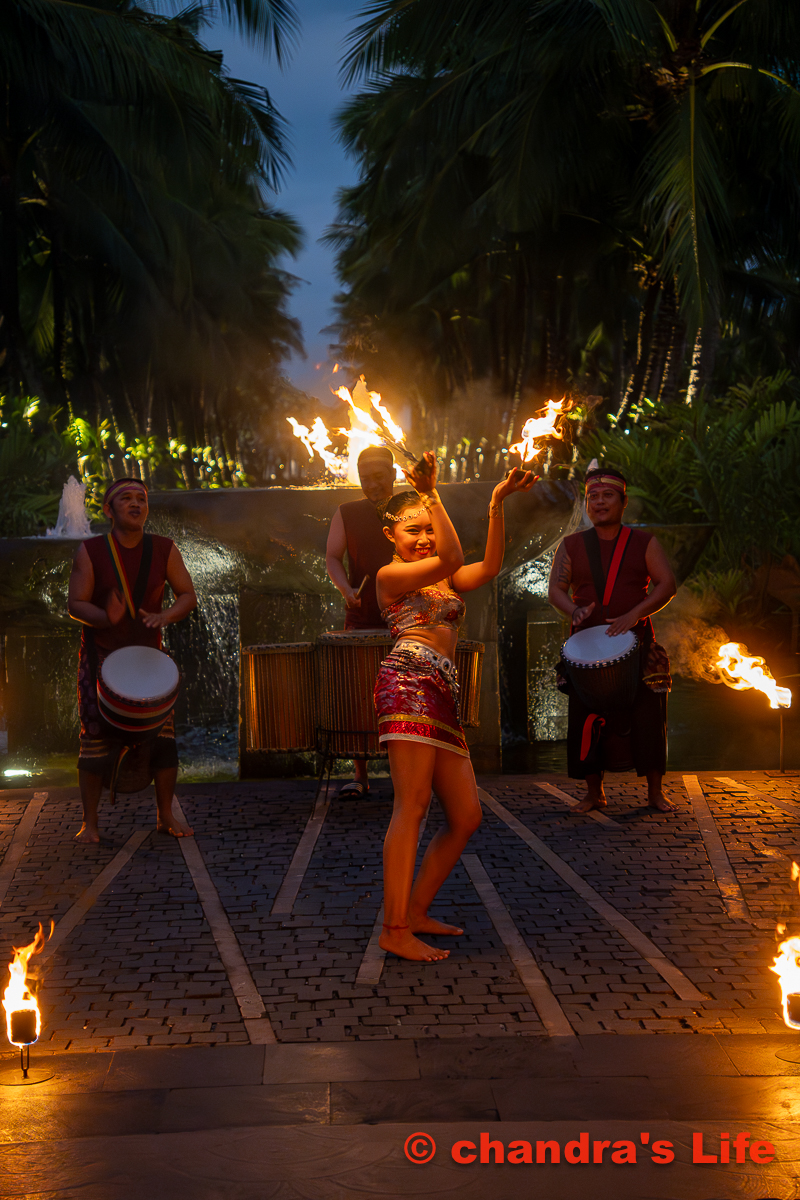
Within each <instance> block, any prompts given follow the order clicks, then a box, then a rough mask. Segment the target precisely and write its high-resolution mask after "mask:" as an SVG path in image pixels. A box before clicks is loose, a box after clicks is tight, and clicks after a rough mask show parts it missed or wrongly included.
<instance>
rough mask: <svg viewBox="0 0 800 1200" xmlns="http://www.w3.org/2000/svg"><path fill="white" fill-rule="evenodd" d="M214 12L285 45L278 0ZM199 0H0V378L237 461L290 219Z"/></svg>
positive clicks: (124, 444)
mask: <svg viewBox="0 0 800 1200" xmlns="http://www.w3.org/2000/svg"><path fill="white" fill-rule="evenodd" d="M220 8H221V11H222V14H223V16H225V17H226V18H227V19H229V20H230V21H232V22H233V23H234V24H237V25H239V26H240V27H241V28H242V29H243V31H244V32H245V33H246V34H247V35H248V36H249V37H250V39H251V40H253V41H254V42H256V43H257V44H260V45H261V46H262V47H264V48H270V49H272V50H273V51H274V52H275V53H276V54H277V55H278V57H279V58H282V57H284V56H285V54H286V52H287V50H288V48H289V46H290V44H291V41H292V38H293V36H294V33H295V31H296V18H295V16H294V10H293V8H292V6H291V3H290V2H289V0H221V4H220ZM213 13H214V8H213V7H210V8H203V7H200V6H195V7H190V8H187V9H185V10H184V11H183V12H180V13H177V15H170V14H169V13H160V12H159V11H157V9H155V8H153V7H145V8H140V7H136V6H135V5H134V4H133V3H132V2H131V0H122V3H119V2H118V0H114V2H113V3H112V2H111V0H90V2H89V3H88V4H87V3H77V2H76V0H14V3H10V4H5V5H3V6H1V7H0V81H2V84H3V93H2V94H3V108H2V113H3V115H2V121H0V383H3V384H4V385H5V389H6V390H7V391H8V393H9V394H11V395H21V396H25V395H30V394H33V395H38V396H40V397H42V399H43V400H47V401H49V403H50V404H51V405H55V406H57V407H58V406H61V407H63V408H64V409H65V410H67V411H68V412H69V414H70V416H71V417H74V418H75V419H76V420H78V419H81V420H83V421H84V422H87V423H88V425H91V426H92V427H94V428H96V429H97V430H98V431H99V432H98V437H99V439H100V442H101V443H102V442H103V441H104V440H105V442H106V443H107V442H108V440H109V438H110V437H111V432H110V431H113V436H114V437H115V438H116V439H117V440H118V446H119V449H120V450H121V451H122V454H123V455H124V454H125V453H126V451H127V449H128V448H129V447H130V446H134V445H135V446H138V447H139V449H138V450H137V451H136V452H135V454H136V457H138V458H140V459H141V460H142V461H149V459H151V458H152V457H153V454H154V453H155V445H156V443H157V444H158V445H159V446H161V447H164V446H168V445H169V443H170V442H171V441H172V442H174V443H175V444H176V445H186V446H187V447H188V448H191V447H197V446H213V447H214V457H215V459H216V458H220V459H222V460H223V461H224V462H225V463H228V462H235V461H236V460H237V459H239V458H241V453H240V450H241V446H240V435H241V431H242V430H243V429H247V427H248V422H252V421H253V419H257V410H258V406H259V405H260V404H261V403H264V402H265V401H266V402H268V401H269V398H270V395H271V390H272V389H273V387H274V385H275V382H276V365H277V363H278V362H279V360H280V358H281V356H282V355H283V354H284V353H285V352H286V350H287V349H288V348H289V347H292V346H296V345H297V344H298V331H297V329H296V326H295V324H294V323H293V322H292V321H291V319H290V318H289V317H288V316H287V313H286V307H285V303H286V298H287V295H288V292H289V289H290V287H291V278H290V277H289V276H287V275H286V273H285V271H284V270H283V269H282V268H281V266H280V260H281V259H282V258H283V257H284V256H286V255H290V254H292V253H293V252H294V251H295V250H296V248H297V246H298V244H299V231H298V228H297V226H296V224H295V223H294V221H293V220H292V219H291V218H289V217H288V216H286V215H285V214H284V213H282V212H280V211H279V210H277V209H276V208H275V207H274V206H273V204H272V202H271V200H270V198H269V197H270V193H271V192H272V191H273V190H274V188H275V186H276V184H277V182H278V180H279V178H280V175H281V172H282V170H283V168H284V166H285V164H286V161H287V160H286V150H285V144H284V132H283V124H282V120H281V118H280V116H279V114H278V113H277V112H276V111H275V109H274V107H273V106H272V104H271V102H270V99H269V96H268V94H267V93H266V92H265V91H264V90H263V89H260V88H256V87H254V86H252V85H250V84H247V83H243V82H241V81H239V80H236V79H233V78H231V77H230V75H229V74H228V73H227V72H226V71H225V69H224V66H223V63H222V60H221V56H220V55H218V54H214V53H211V52H209V51H208V50H206V49H205V48H204V46H203V44H202V41H201V37H200V35H201V33H202V26H203V23H204V22H205V21H206V20H207V19H208V18H209V17H210V16H211V15H213ZM254 410H255V417H254ZM75 428H78V426H75ZM104 431H105V432H104ZM106 435H108V436H106ZM119 437H122V439H123V440H122V441H121V442H120V441H119ZM154 439H155V440H154ZM147 446H149V447H150V449H149V450H147V452H146V453H145V452H144V450H143V449H142V448H143V447H147ZM95 449H98V448H97V447H95ZM194 457H195V456H194V455H192V454H188V455H183V458H182V461H183V460H185V461H184V467H185V472H184V474H186V473H188V477H189V479H188V481H189V482H191V483H195V482H201V481H202V478H201V477H202V475H203V472H202V470H201V471H200V472H199V474H197V478H195V474H196V473H195V471H194V466H193V459H194Z"/></svg>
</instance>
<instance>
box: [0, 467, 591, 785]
mask: <svg viewBox="0 0 800 1200" xmlns="http://www.w3.org/2000/svg"><path fill="white" fill-rule="evenodd" d="M78 486H79V485H78ZM492 486H493V485H492V484H491V483H488V482H486V483H484V482H480V483H470V484H446V485H443V487H442V489H441V490H442V493H443V496H444V498H445V501H446V503H447V506H448V510H449V511H450V512H451V514H452V515H453V518H454V521H455V524H456V527H457V528H458V530H459V534H460V536H461V538H462V542H463V544H464V549H465V552H466V554H467V556H468V557H470V558H473V559H474V558H475V557H477V556H478V555H479V554H480V553H482V550H483V544H484V540H485V536H486V525H487V518H486V511H487V506H488V501H489V497H490V495H491V490H492ZM65 494H66V493H65ZM359 494H360V493H359V492H358V491H356V490H355V489H352V488H345V487H341V488H339V487H337V488H267V489H237V490H232V491H198V492H163V493H153V494H151V498H150V500H151V505H150V508H151V518H150V522H149V526H148V527H149V528H150V529H152V530H153V532H156V533H162V534H166V535H168V536H170V537H172V538H173V539H174V540H175V542H176V544H177V545H178V546H179V548H180V550H181V553H182V554H183V557H184V560H185V561H186V564H187V566H188V568H189V571H190V573H191V575H192V578H193V580H194V583H195V587H196V589H197V593H198V599H199V606H198V610H197V611H196V612H195V613H193V614H192V616H191V617H190V618H189V619H188V620H187V621H186V622H183V623H181V624H180V625H176V626H171V627H169V628H168V630H167V631H166V637H165V642H166V644H167V646H168V648H169V649H170V651H171V652H172V653H173V654H174V656H175V658H176V660H177V662H178V665H179V666H180V668H181V670H182V673H183V675H184V678H185V687H184V690H183V693H182V696H181V700H180V702H179V706H178V712H177V732H178V738H179V742H180V743H181V746H182V754H183V764H184V767H183V769H184V773H185V775H186V776H188V777H192V778H198V777H205V778H209V777H213V778H226V777H227V778H230V777H231V776H232V775H234V774H235V773H236V770H237V767H238V763H237V738H238V654H239V643H240V637H241V638H242V640H243V641H245V642H246V643H252V642H259V641H261V642H284V641H296V640H309V639H313V638H314V637H316V636H317V635H318V634H319V633H321V632H324V631H326V630H329V629H335V628H341V624H342V617H343V607H342V602H341V599H340V597H339V595H338V593H337V592H335V590H334V589H333V587H332V585H331V583H330V581H329V579H328V577H327V573H326V571H325V559H324V555H325V543H326V540H327V532H328V527H329V524H330V519H331V516H332V514H333V512H334V511H335V509H336V506H337V505H338V504H340V503H342V502H343V501H347V500H351V499H353V498H354V497H356V496H358V495H359ZM69 495H70V501H69V507H68V509H67V511H68V512H69V513H70V514H71V516H70V520H69V521H67V516H66V512H65V513H64V516H65V520H64V522H63V523H62V522H61V521H59V523H58V524H57V526H56V531H58V532H57V534H56V535H55V536H51V537H43V538H17V539H0V635H2V636H1V637H0V647H1V648H2V653H3V663H2V668H3V669H2V670H0V681H2V682H0V691H2V693H3V696H2V697H0V704H1V705H2V709H3V711H4V713H5V714H7V715H8V755H7V758H6V761H7V762H8V769H21V768H22V767H29V768H31V769H34V768H35V767H36V766H37V764H39V765H41V764H42V762H43V761H44V760H45V758H46V760H47V762H48V763H49V764H50V768H52V767H53V765H54V764H56V765H57V772H58V777H57V778H52V776H49V778H51V781H52V782H53V783H55V782H72V781H74V768H73V767H71V765H70V764H74V757H73V756H74V753H75V747H76V743H77V723H76V715H77V714H76V711H75V675H74V672H75V661H76V658H77V642H78V636H79V630H78V628H77V627H76V625H75V623H74V622H72V621H71V620H70V619H69V617H68V615H67V612H66V591H67V583H68V577H69V569H70V563H71V560H72V557H73V554H74V553H75V550H76V548H77V546H78V545H79V541H78V537H82V536H85V535H86V532H89V533H91V532H92V531H91V530H88V531H86V532H84V531H85V526H83V525H81V524H80V523H79V520H78V518H79V515H80V514H79V512H78V507H77V504H76V503H75V501H76V500H77V498H78V493H77V492H76V491H75V488H74V487H70V491H69ZM81 500H82V498H81ZM507 507H508V512H507V552H506V561H507V565H508V566H509V567H510V568H511V569H513V568H515V567H517V566H519V565H520V564H521V563H523V562H525V561H527V560H529V559H531V558H536V557H537V556H539V555H541V554H542V553H543V552H546V551H547V550H548V549H550V548H552V547H553V546H554V545H555V544H556V543H557V541H558V540H559V538H560V537H561V536H563V534H564V533H565V532H567V531H568V530H569V529H570V528H571V527H572V526H573V525H574V524H575V522H576V520H577V515H576V514H577V511H578V509H577V493H576V490H575V488H574V486H573V485H572V484H568V483H559V484H553V483H543V484H538V485H537V486H536V487H535V488H534V489H533V491H532V492H530V493H528V494H527V495H524V496H518V497H514V499H513V500H512V501H511V502H510V503H509V505H508V506H507ZM62 529H63V530H64V531H68V532H69V533H70V534H73V535H74V536H62V535H61V530H62ZM102 529H103V527H102V526H101V527H100V528H98V529H96V530H95V532H102ZM468 613H469V626H468V628H467V630H466V631H465V636H467V637H472V638H476V639H478V640H480V641H483V642H485V644H486V647H487V650H486V656H485V660H484V689H483V707H482V713H481V729H480V731H478V732H477V733H476V740H475V742H474V743H473V754H474V756H475V758H476V762H483V763H484V764H485V769H499V766H500V708H499V691H498V688H499V684H498V677H499V663H498V653H497V651H498V632H497V591H496V588H495V587H493V586H487V587H486V588H484V589H482V590H481V592H479V593H476V594H475V595H474V596H473V597H472V598H471V602H470V605H469V606H468ZM50 768H49V769H50ZM18 778H19V777H10V779H11V780H12V781H13V780H16V779H18ZM15 785H16V786H20V784H19V782H17V783H16V784H15Z"/></svg>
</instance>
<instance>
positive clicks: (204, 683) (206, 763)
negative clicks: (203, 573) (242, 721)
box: [164, 589, 239, 779]
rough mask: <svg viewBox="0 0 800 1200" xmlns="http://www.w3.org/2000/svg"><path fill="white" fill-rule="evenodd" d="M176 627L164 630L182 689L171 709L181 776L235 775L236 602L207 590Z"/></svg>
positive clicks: (237, 684)
mask: <svg viewBox="0 0 800 1200" xmlns="http://www.w3.org/2000/svg"><path fill="white" fill-rule="evenodd" d="M197 599H198V606H197V608H196V609H195V611H194V612H193V613H192V614H191V615H190V616H189V617H188V618H187V620H185V621H182V622H181V623H180V624H179V625H168V626H167V627H166V629H165V630H164V649H165V650H167V651H168V652H169V653H170V654H171V655H172V657H173V658H174V659H175V661H176V662H177V664H178V667H179V669H180V671H181V675H182V676H183V687H182V689H181V695H180V697H179V700H178V704H177V708H176V713H175V728H176V736H177V741H178V750H179V752H180V761H181V778H184V779H193V778H198V777H202V778H205V779H208V778H217V779H222V778H228V777H230V778H235V776H236V772H237V757H238V718H239V601H238V596H235V595H224V594H223V595H215V594H205V593H204V591H203V590H202V589H198V597H197Z"/></svg>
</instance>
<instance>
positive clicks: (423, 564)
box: [377, 450, 464, 608]
mask: <svg viewBox="0 0 800 1200" xmlns="http://www.w3.org/2000/svg"><path fill="white" fill-rule="evenodd" d="M404 474H405V477H406V479H407V480H408V482H409V483H410V484H411V486H412V487H413V488H414V491H415V492H416V493H417V499H415V498H414V496H413V494H412V493H411V492H401V493H400V494H399V495H397V496H395V497H394V498H393V500H391V501H390V503H389V504H388V505H387V508H386V518H385V524H384V533H385V534H386V536H387V537H388V538H389V540H390V541H393V542H394V543H395V548H396V551H397V553H396V555H395V558H394V560H393V561H392V562H390V563H389V564H388V566H385V567H381V569H380V571H379V572H378V580H377V582H378V598H379V603H380V606H381V608H386V607H387V606H388V605H390V604H393V603H394V602H395V600H398V599H399V598H400V597H401V596H405V595H406V593H408V592H413V591H417V590H418V589H419V588H423V587H428V586H429V585H430V584H432V583H438V582H439V580H441V579H449V578H450V576H451V575H453V574H454V573H455V572H456V571H457V570H458V569H459V567H461V566H463V563H464V552H463V551H462V549H461V543H460V542H459V540H458V534H457V533H456V531H455V529H454V528H453V523H452V521H451V520H450V518H449V517H448V515H447V512H446V511H445V507H444V505H443V504H442V501H441V498H440V496H439V493H438V492H437V491H436V458H435V456H434V455H433V453H432V451H430V450H426V451H425V453H424V455H423V456H422V460H421V462H420V463H418V464H417V465H416V466H414V467H412V468H411V470H410V471H405V472H404ZM393 510H397V511H393ZM404 551H405V553H404ZM412 554H413V555H414V559H413V561H406V559H407V558H408V559H410V558H411V555H412Z"/></svg>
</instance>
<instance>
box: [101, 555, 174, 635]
mask: <svg viewBox="0 0 800 1200" xmlns="http://www.w3.org/2000/svg"><path fill="white" fill-rule="evenodd" d="M150 536H151V537H152V539H153V559H152V562H151V563H150V573H149V575H148V577H147V586H146V587H145V589H144V597H143V599H142V603H141V607H142V608H143V609H144V611H145V612H161V602H162V600H163V598H164V584H165V583H166V581H167V560H168V558H169V556H170V551H171V550H172V546H173V542H172V539H171V538H168V537H160V536H159V535H158V534H151V535H150ZM112 537H113V534H112ZM114 541H115V542H116V547H117V554H118V555H119V558H120V562H121V563H122V566H123V569H124V571H125V574H126V575H127V577H128V586H129V587H130V590H131V592H133V589H134V587H135V586H136V580H137V577H138V575H139V565H140V563H141V561H142V546H143V542H144V539H142V541H141V542H139V545H138V546H136V547H134V549H133V550H129V549H127V547H125V546H123V545H121V544H120V542H118V541H117V539H116V538H114ZM83 544H84V546H85V547H86V553H87V554H88V555H89V558H90V560H91V564H92V569H93V571H94V591H93V592H92V596H91V602H92V604H96V605H97V606H98V608H105V606H106V600H107V598H108V593H109V592H110V591H111V589H112V588H117V590H119V585H118V583H117V576H116V572H115V571H114V566H113V563H112V561H111V555H110V554H109V550H108V546H107V544H106V539H105V535H102V536H101V537H93V538H88V539H87V541H85V542H84V543H83ZM92 632H93V633H94V640H95V642H96V644H97V645H98V646H101V647H102V648H103V649H104V650H109V651H110V650H119V649H121V647H122V646H152V647H153V648H154V649H156V650H160V649H161V630H160V629H148V628H147V627H146V625H145V624H144V622H143V621H142V619H141V617H140V616H139V614H138V613H137V614H136V620H135V621H134V620H133V619H132V618H131V616H130V614H129V613H128V611H127V609H126V610H125V616H124V617H123V618H122V620H121V621H120V623H119V624H118V625H112V626H110V628H108V629H94V630H93V631H92ZM86 633H87V627H86V626H85V625H84V627H83V640H84V642H85V641H86Z"/></svg>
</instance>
